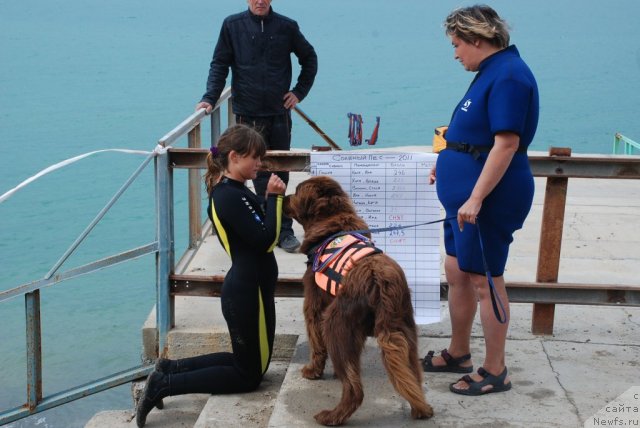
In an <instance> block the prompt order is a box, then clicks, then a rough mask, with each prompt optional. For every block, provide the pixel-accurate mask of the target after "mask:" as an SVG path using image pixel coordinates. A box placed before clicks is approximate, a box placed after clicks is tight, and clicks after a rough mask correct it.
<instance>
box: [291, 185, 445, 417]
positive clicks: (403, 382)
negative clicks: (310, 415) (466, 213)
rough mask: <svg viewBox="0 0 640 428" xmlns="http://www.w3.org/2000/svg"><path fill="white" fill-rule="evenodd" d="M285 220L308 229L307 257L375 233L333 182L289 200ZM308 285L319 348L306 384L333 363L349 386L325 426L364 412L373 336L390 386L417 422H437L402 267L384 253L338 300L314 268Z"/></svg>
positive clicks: (308, 318)
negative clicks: (340, 237)
mask: <svg viewBox="0 0 640 428" xmlns="http://www.w3.org/2000/svg"><path fill="white" fill-rule="evenodd" d="M284 213H285V214H286V215H287V216H289V217H292V218H294V219H295V220H297V221H298V223H300V224H301V225H302V227H303V228H304V241H303V242H302V246H301V247H300V251H301V252H303V253H307V254H308V253H310V252H313V250H314V248H315V247H317V246H318V245H320V244H321V243H322V242H323V241H325V240H326V239H327V238H328V237H330V236H331V235H333V234H335V233H336V232H342V231H345V232H346V231H353V230H364V229H368V227H367V224H366V223H365V221H364V220H363V219H362V218H360V217H359V216H358V215H357V214H356V210H355V208H354V206H353V203H352V202H351V199H350V198H349V196H348V195H347V193H346V192H345V191H344V190H343V189H342V187H340V184H338V182H336V181H335V180H334V179H332V178H330V177H326V176H318V177H312V178H310V179H308V180H306V181H304V182H302V183H300V184H299V185H298V186H297V187H296V192H295V194H293V195H290V196H287V197H286V198H285V202H284ZM302 281H303V283H304V317H305V323H306V327H307V334H308V336H309V345H310V348H311V349H310V354H311V361H310V362H309V364H307V365H306V366H304V368H303V369H302V376H303V377H305V378H307V379H318V378H320V377H321V376H322V374H323V371H324V368H325V363H326V360H327V355H328V356H329V357H331V361H332V363H333V367H334V369H335V374H336V376H337V377H338V378H339V379H340V380H341V381H342V398H341V400H340V403H339V404H338V405H337V406H336V407H335V408H334V409H333V410H324V411H322V412H320V413H318V414H317V415H315V419H316V420H317V421H318V422H319V423H321V424H323V425H341V424H343V423H344V422H345V421H346V420H347V419H348V418H349V417H350V416H351V415H352V414H353V412H355V411H356V409H357V408H358V407H360V405H361V404H362V400H363V397H364V394H363V391H362V382H361V378H360V356H361V354H362V351H363V349H364V345H365V340H366V338H367V336H373V337H375V338H376V339H377V341H378V345H379V346H380V350H381V353H382V361H383V363H384V366H385V368H386V370H387V373H388V375H389V379H390V380H391V383H392V384H393V386H394V388H395V389H396V391H398V393H400V395H402V396H403V397H404V398H405V399H406V400H407V401H408V402H409V404H410V405H411V416H412V417H413V418H414V419H424V418H430V417H431V416H433V409H432V408H431V406H430V405H429V404H428V403H427V402H426V400H425V397H424V392H423V390H422V367H421V366H420V363H419V360H418V348H417V343H418V336H417V330H416V324H415V321H414V318H413V307H412V305H411V299H410V290H409V286H408V285H407V280H406V278H405V275H404V272H403V270H402V268H401V267H400V266H399V265H398V263H396V262H395V261H394V260H393V259H392V258H391V257H389V256H387V255H386V254H384V253H377V254H372V255H368V256H366V257H364V258H362V259H361V260H359V261H358V262H357V264H355V265H354V266H353V268H352V269H351V270H349V271H348V273H347V274H345V276H344V281H343V286H342V287H341V288H340V289H339V291H338V293H337V295H336V297H333V296H332V295H330V294H329V293H328V292H326V291H324V290H323V289H321V288H320V287H318V286H317V285H316V280H315V277H314V272H313V271H312V269H311V265H310V264H308V267H307V270H306V272H305V274H304V276H303V279H302Z"/></svg>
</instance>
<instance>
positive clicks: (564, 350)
mask: <svg viewBox="0 0 640 428" xmlns="http://www.w3.org/2000/svg"><path fill="white" fill-rule="evenodd" d="M306 177H307V176H306V175H305V174H303V173H294V174H292V180H291V183H290V189H293V188H294V187H295V185H296V184H297V182H299V181H301V180H303V179H305V178H306ZM536 189H537V191H536V196H535V200H534V206H533V208H532V212H531V214H530V216H529V218H528V219H527V222H526V224H525V226H524V228H523V229H522V230H521V231H519V232H518V233H517V234H516V236H515V242H514V244H513V246H512V249H511V255H510V259H509V263H508V265H507V269H506V272H505V278H506V280H507V281H525V282H533V281H534V280H535V273H536V266H537V263H538V260H537V257H538V243H539V236H540V227H541V225H540V221H541V212H542V198H543V193H544V179H536ZM639 217H640V181H639V180H594V179H571V180H570V181H569V189H568V197H567V206H566V213H565V223H564V224H565V226H564V233H563V241H562V257H561V264H560V275H559V281H560V282H571V283H589V284H626V285H630V286H635V287H639V286H640V251H639V249H640V227H638V226H637V221H638V218H639ZM296 234H297V235H298V236H299V237H302V231H301V229H300V228H299V226H298V225H296ZM219 247H220V245H219V244H218V242H217V240H216V238H215V237H213V236H210V237H209V238H208V239H207V241H206V242H205V243H204V244H203V246H202V249H201V251H200V252H199V253H198V256H197V257H196V258H195V259H194V261H193V262H192V263H191V264H190V265H189V266H188V267H187V269H186V271H185V272H184V273H197V274H199V275H213V274H220V273H223V272H224V271H226V269H227V268H228V263H229V262H228V259H227V258H226V256H225V255H224V254H223V253H222V249H221V248H219ZM276 257H277V259H278V264H279V267H280V274H281V276H283V277H299V276H300V275H301V273H302V271H303V269H304V268H305V265H304V262H305V259H306V257H305V256H304V255H300V254H288V253H285V252H283V251H281V250H280V249H276ZM447 304H448V303H447V302H443V303H442V311H441V313H442V321H441V322H439V323H437V324H431V325H425V326H421V327H420V355H421V356H423V355H424V354H426V352H427V351H428V350H436V351H439V350H441V349H443V348H445V347H446V346H447V345H448V341H449V337H450V324H449V319H448V312H447ZM276 308H277V314H278V315H277V316H278V321H277V329H276V331H277V334H278V338H277V343H276V353H275V356H274V361H273V362H272V365H271V367H270V369H269V371H268V372H267V375H266V378H265V381H264V383H263V384H262V385H261V387H260V388H259V389H258V390H257V391H255V392H253V393H250V394H241V395H225V396H207V395H195V394H194V395H188V396H182V397H171V398H168V399H166V400H165V408H164V410H157V409H154V410H153V411H152V412H151V414H150V415H149V418H148V423H147V426H148V427H150V428H152V427H183V426H184V427H187V426H188V427H197V428H212V427H243V428H249V427H273V428H276V427H278V428H279V427H307V426H308V427H313V426H318V425H317V424H316V422H315V420H314V419H313V415H314V414H316V413H317V412H319V411H321V410H323V409H329V408H332V407H333V406H335V404H336V403H337V402H338V401H339V398H340V394H341V386H340V382H339V381H338V380H337V379H335V378H334V377H333V371H332V368H331V365H329V366H328V367H327V370H326V372H325V376H324V378H323V379H321V380H317V381H309V380H306V379H302V377H301V375H300V369H301V367H302V366H303V365H304V364H305V362H306V361H307V358H308V342H307V338H306V333H305V328H304V320H303V317H302V300H301V299H298V298H280V299H278V300H277V303H276ZM531 313H532V305H531V304H513V305H512V308H511V314H512V316H511V324H510V330H509V336H508V340H507V366H508V368H509V373H510V375H511V380H512V382H513V388H512V390H511V391H509V392H506V393H500V394H489V395H486V396H482V397H464V396H460V395H456V394H453V393H451V392H449V389H448V386H449V384H450V383H452V382H454V381H456V379H458V377H460V375H456V374H451V373H439V374H430V373H425V382H424V390H425V394H426V397H427V399H428V401H429V402H430V403H431V405H432V406H433V407H434V410H435V416H434V417H433V418H432V419H430V420H426V421H414V420H412V419H411V418H410V411H409V408H408V405H407V403H406V402H405V401H404V400H403V399H401V397H400V396H399V395H398V394H397V392H395V391H394V390H393V388H392V387H391V385H390V384H389V381H388V379H387V376H386V373H385V372H384V369H383V367H382V363H381V361H380V358H379V351H378V350H377V349H376V344H375V341H373V340H370V341H369V342H368V343H367V347H366V351H365V354H364V356H363V358H362V366H363V368H362V374H363V383H364V392H365V398H364V402H363V404H362V406H361V407H360V408H359V409H358V410H357V411H356V413H355V414H354V415H353V416H352V417H351V419H349V421H348V423H347V426H353V427H357V426H367V427H390V426H393V427H396V426H397V427H413V426H421V427H481V426H486V427H495V426H505V427H580V426H583V425H585V424H586V426H600V425H601V421H603V420H605V419H604V418H605V417H606V415H608V416H610V417H611V420H613V417H615V416H618V417H619V418H627V419H628V418H635V419H629V420H638V419H639V418H640V412H637V411H636V412H633V411H632V412H630V413H618V414H613V413H611V412H609V413H606V412H605V413H601V414H600V415H599V416H597V418H594V416H593V415H595V414H596V413H597V412H599V411H601V410H602V409H605V408H606V407H607V404H608V403H610V402H612V401H614V402H616V403H619V402H620V400H621V399H619V398H618V397H620V396H621V395H622V394H623V393H625V391H628V390H629V389H630V388H633V387H635V388H640V380H639V379H640V376H639V374H640V308H638V307H625V306H594V305H589V306H581V305H557V307H556V314H555V328H554V334H553V335H551V336H536V335H533V334H532V333H531ZM154 319H155V316H154V314H151V315H150V317H149V320H148V321H147V323H146V325H145V327H144V329H145V331H146V332H147V334H146V336H145V337H146V339H145V340H151V339H150V338H151V336H153V334H150V333H153V329H154V328H155V326H154ZM176 324H177V325H176V328H175V330H173V331H172V332H171V333H170V338H169V343H170V356H171V357H173V358H179V357H184V356H189V355H197V354H200V353H205V352H213V351H215V350H220V349H226V347H227V346H228V345H227V344H226V343H225V338H226V326H225V324H224V321H223V320H222V316H221V314H220V306H219V301H218V299H215V298H195V297H179V298H177V299H176ZM472 336H473V338H472V355H473V362H474V366H475V367H476V368H477V367H478V366H480V365H481V364H482V361H483V356H484V340H483V335H482V330H481V326H480V324H479V320H478V319H476V323H475V324H474V327H473V335H472ZM152 345H153V344H152V343H147V345H146V347H147V348H148V349H150V348H149V347H151V346H152ZM635 396H636V397H638V399H635V398H632V400H635V401H634V402H631V403H629V402H628V400H627V401H626V402H625V403H627V404H625V405H626V406H630V407H631V408H634V407H635V408H636V409H638V408H640V389H638V390H637V393H636V394H635ZM631 397H634V394H631ZM616 400H617V401H616ZM622 400H623V401H624V399H622ZM621 405H622V403H619V404H618V409H619V408H621V407H620V406H621ZM609 408H610V409H611V406H609ZM132 417H133V410H132V409H123V410H120V411H111V412H103V413H100V414H98V415H96V416H95V417H94V418H93V419H92V420H91V421H90V422H89V423H88V424H87V427H90V428H95V427H116V428H117V427H134V426H135V421H134V420H132ZM636 424H638V422H636ZM630 426H634V425H630Z"/></svg>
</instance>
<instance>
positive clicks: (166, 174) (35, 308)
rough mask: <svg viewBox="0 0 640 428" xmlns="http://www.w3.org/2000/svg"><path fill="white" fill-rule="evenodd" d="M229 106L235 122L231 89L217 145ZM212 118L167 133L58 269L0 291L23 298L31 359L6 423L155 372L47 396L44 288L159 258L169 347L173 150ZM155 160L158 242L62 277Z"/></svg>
mask: <svg viewBox="0 0 640 428" xmlns="http://www.w3.org/2000/svg"><path fill="white" fill-rule="evenodd" d="M224 103H227V106H228V112H229V113H228V118H227V122H228V123H233V121H234V120H233V115H232V113H231V112H232V108H231V90H230V88H227V89H226V90H225V91H224V92H223V94H222V95H221V97H220V101H218V103H217V104H216V106H215V108H214V111H213V112H212V114H211V139H212V143H214V142H215V141H216V140H217V138H218V137H219V136H220V132H221V128H220V119H221V109H220V107H221V105H223V104H224ZM205 116H206V114H205V111H204V109H201V110H199V111H197V112H195V113H194V114H192V115H191V116H189V117H188V118H187V119H186V120H185V121H183V122H182V123H181V124H179V125H178V126H177V127H176V128H174V129H173V130H172V131H171V132H169V133H168V134H167V135H165V136H164V137H162V138H161V139H160V140H159V141H158V147H157V148H156V150H154V151H153V152H151V154H149V155H148V156H147V157H146V158H145V160H144V161H143V162H142V164H141V165H140V166H139V167H138V168H137V169H136V170H135V172H134V173H133V174H132V175H131V176H130V177H129V179H128V180H127V181H126V182H125V183H124V184H123V185H122V186H121V188H120V189H119V190H118V191H117V192H116V193H115V195H114V196H113V197H112V198H111V200H109V202H108V203H107V204H106V205H105V206H104V208H102V210H100V212H99V213H98V214H97V215H96V217H95V218H94V219H93V221H91V223H90V224H89V225H88V226H87V227H86V228H85V230H84V231H83V232H82V233H81V234H80V236H79V237H78V238H77V239H76V240H75V241H74V242H73V244H72V245H71V246H70V247H69V248H68V249H67V251H65V253H64V254H63V255H62V257H60V259H59V260H58V261H57V262H56V263H55V264H54V266H53V267H52V268H51V269H50V270H49V272H47V274H46V275H45V277H44V278H42V279H39V280H36V281H33V282H29V283H26V284H22V285H19V286H17V287H15V288H11V289H9V290H6V291H1V292H0V304H2V303H3V302H5V301H8V300H10V299H13V298H16V297H18V296H24V299H25V318H26V342H27V343H26V356H27V361H26V362H27V364H26V365H27V397H26V402H25V403H24V404H23V405H22V406H19V407H15V408H12V409H9V410H4V411H0V425H4V424H8V423H10V422H13V421H16V420H18V419H22V418H25V417H27V416H30V415H33V414H36V413H39V412H42V411H45V410H48V409H51V408H54V407H57V406H60V405H62V404H66V403H69V402H71V401H75V400H77V399H80V398H84V397H87V396H89V395H93V394H96V393H98V392H102V391H105V390H107V389H110V388H114V387H117V386H120V385H123V384H126V383H130V382H132V381H134V380H136V379H140V378H143V377H145V376H147V375H148V374H149V372H150V371H151V370H152V368H153V366H150V365H144V364H142V365H140V366H136V367H133V368H129V369H126V370H124V371H121V372H117V373H113V374H110V375H108V376H106V377H102V378H100V379H96V380H92V381H90V382H88V383H85V384H82V385H78V386H75V387H72V388H70V389H66V390H64V391H60V392H56V393H53V394H51V395H49V396H43V393H42V334H41V333H42V328H41V317H40V308H41V301H40V290H41V289H43V288H45V287H50V286H53V285H56V284H58V283H61V282H63V281H67V280H69V279H72V278H76V277H78V276H80V275H85V274H89V273H93V272H96V271H98V270H101V269H104V268H106V267H109V266H114V265H116V264H119V263H123V262H126V261H129V260H133V259H137V258H139V257H142V256H144V255H148V254H155V255H156V290H157V294H156V296H157V297H156V307H157V310H156V314H157V325H158V343H159V344H160V349H164V347H165V346H166V345H165V344H166V337H167V332H168V330H169V328H170V325H171V323H170V321H172V320H173V299H172V298H170V296H169V293H168V290H169V287H168V278H169V275H170V274H172V273H173V272H174V254H175V248H174V225H173V176H172V168H171V165H170V164H169V154H168V152H167V149H168V148H169V146H170V145H171V144H173V143H174V142H176V141H177V140H178V139H179V138H181V137H183V136H184V135H185V134H187V136H188V146H189V147H190V148H198V147H200V144H201V141H200V135H201V121H202V119H203V118H204V117H205ZM154 159H155V172H156V174H155V176H156V186H155V192H156V215H157V230H156V239H155V240H154V241H153V242H151V243H148V244H146V245H143V246H141V247H137V248H133V249H130V250H127V251H124V252H121V253H118V254H115V255H112V256H109V257H106V258H104V259H101V260H97V261H94V262H91V263H88V264H85V265H83V266H80V267H76V268H73V269H69V270H67V271H65V272H62V273H58V271H59V270H60V268H61V267H62V265H63V264H64V263H65V261H66V260H67V259H68V258H69V257H70V256H71V255H72V254H73V253H74V252H75V250H76V249H77V248H78V246H79V245H80V244H81V243H82V242H83V241H84V240H85V238H87V236H89V234H90V233H91V231H92V230H93V229H94V228H95V226H96V225H97V224H98V223H99V222H100V220H101V219H102V218H103V217H104V216H105V215H106V213H107V212H108V211H109V210H110V209H111V208H112V207H113V206H114V205H115V203H116V202H117V201H118V199H119V198H120V197H121V196H122V194H123V193H124V192H125V191H126V190H127V189H128V188H129V187H130V186H131V184H132V183H133V182H134V181H135V180H136V179H137V178H138V177H139V176H140V174H141V173H142V171H143V170H144V169H145V168H146V167H147V166H148V165H149V163H150V162H151V160H154ZM200 183H201V182H200V177H199V174H198V173H197V172H196V171H193V172H190V174H189V244H188V250H187V252H186V253H185V256H187V258H188V255H189V254H190V252H193V251H195V250H196V249H197V247H198V245H199V240H200V233H201V220H200V218H201V213H200V209H201V206H200V200H201V198H200Z"/></svg>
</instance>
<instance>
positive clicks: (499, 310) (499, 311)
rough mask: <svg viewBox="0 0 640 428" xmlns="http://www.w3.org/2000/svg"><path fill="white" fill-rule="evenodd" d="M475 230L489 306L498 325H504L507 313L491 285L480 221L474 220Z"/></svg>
mask: <svg viewBox="0 0 640 428" xmlns="http://www.w3.org/2000/svg"><path fill="white" fill-rule="evenodd" d="M476 229H477V230H478V240H479V241H480V253H481V254H482V264H483V265H484V271H485V273H486V275H487V282H489V292H490V294H491V306H493V313H494V315H495V316H496V319H497V320H498V322H499V323H500V324H505V323H506V322H507V321H508V320H509V318H508V317H507V311H506V310H505V309H504V305H503V304H502V300H500V296H498V293H497V292H496V286H495V284H494V283H493V277H492V276H491V271H490V270H489V263H487V258H486V257H485V255H484V243H483V242H482V233H481V232H480V221H479V220H478V219H477V218H476Z"/></svg>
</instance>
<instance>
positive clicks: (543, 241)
mask: <svg viewBox="0 0 640 428" xmlns="http://www.w3.org/2000/svg"><path fill="white" fill-rule="evenodd" d="M549 156H563V157H568V156H571V149H565V148H555V147H552V148H551V149H549ZM568 183H569V179H568V178H566V177H548V178H547V186H546V189H545V193H544V205H543V211H542V228H541V230H540V245H539V249H538V268H537V272H536V282H557V281H558V271H559V269H560V249H561V247H562V229H563V226H564V211H565V204H566V201H567V185H568ZM554 316H555V306H554V305H553V304H534V305H533V313H532V316H531V332H532V333H533V334H546V335H551V334H553V321H554Z"/></svg>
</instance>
